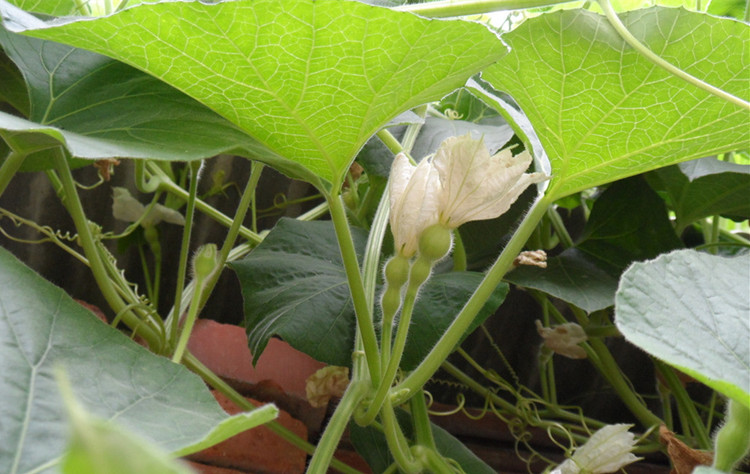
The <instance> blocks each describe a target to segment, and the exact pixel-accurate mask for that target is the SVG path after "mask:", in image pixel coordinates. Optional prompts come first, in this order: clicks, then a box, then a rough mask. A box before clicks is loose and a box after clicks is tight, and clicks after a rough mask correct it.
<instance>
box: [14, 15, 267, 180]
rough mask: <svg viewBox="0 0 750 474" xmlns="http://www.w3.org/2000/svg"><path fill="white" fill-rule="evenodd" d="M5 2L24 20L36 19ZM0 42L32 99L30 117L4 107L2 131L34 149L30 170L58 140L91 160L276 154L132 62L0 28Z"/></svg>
mask: <svg viewBox="0 0 750 474" xmlns="http://www.w3.org/2000/svg"><path fill="white" fill-rule="evenodd" d="M0 7H2V6H1V5H0ZM4 8H6V9H8V10H7V11H9V12H10V14H11V15H12V16H13V17H14V18H16V19H17V20H18V21H31V20H29V15H28V14H25V13H23V12H19V11H15V10H13V9H12V8H10V7H8V6H5V7H4ZM32 18H33V17H32ZM0 46H2V47H3V49H4V50H5V52H6V53H7V54H8V58H9V59H10V60H12V61H13V63H14V65H15V66H17V67H18V69H19V70H20V74H22V76H23V78H24V80H25V82H26V86H25V87H24V89H26V88H27V89H28V96H29V97H30V109H29V114H28V116H27V117H26V118H27V119H28V120H24V119H22V118H20V117H16V116H13V115H10V114H7V113H4V112H1V111H0V136H3V137H5V138H6V139H7V140H9V141H10V142H12V143H14V146H15V147H16V148H17V149H18V150H19V151H26V152H33V153H32V154H31V156H30V157H29V158H28V159H27V160H25V162H24V165H23V168H22V169H24V170H27V171H28V170H38V169H43V168H48V167H50V166H51V160H52V158H51V156H52V154H53V153H54V152H55V151H54V150H55V148H56V147H58V146H59V145H60V144H62V145H64V146H65V147H66V148H67V149H68V151H69V152H70V153H71V154H72V156H74V157H79V158H88V159H102V158H118V157H131V158H149V159H163V160H194V159H201V158H205V157H208V156H213V155H217V154H220V153H226V152H231V153H235V154H239V155H245V156H257V155H263V156H265V157H266V158H267V159H268V160H271V161H272V160H273V159H274V158H273V157H274V155H273V153H272V152H271V151H270V150H268V149H266V148H264V147H262V146H261V145H259V144H258V143H257V142H255V141H254V140H253V139H251V138H250V137H248V136H247V135H246V134H245V133H243V132H241V131H240V130H239V129H238V128H237V127H236V126H234V125H232V124H231V123H230V122H229V121H227V120H225V119H223V118H222V117H220V116H218V115H217V114H216V113H214V112H212V111H211V110H209V109H208V108H206V107H205V106H203V105H201V104H200V103H198V102H196V101H195V100H193V99H191V98H189V97H187V96H186V95H184V94H183V93H181V92H179V91H178V90H176V89H174V88H172V87H170V86H168V85H167V84H165V83H163V82H162V81H159V80H158V79H156V78H154V77H151V76H149V75H147V74H144V73H143V72H141V71H139V70H137V69H135V68H132V67H130V66H128V65H126V64H123V63H121V62H118V61H115V60H112V59H109V58H107V57H105V56H102V55H100V54H96V53H92V52H90V51H86V50H82V49H77V48H73V47H70V46H65V45H62V44H58V43H54V42H52V41H46V40H39V39H36V38H29V37H26V36H21V35H18V34H15V33H11V32H9V31H7V30H6V29H5V28H2V27H0ZM6 64H7V67H11V64H8V63H6ZM24 93H26V91H24ZM11 103H18V101H16V102H11ZM276 159H278V158H276Z"/></svg>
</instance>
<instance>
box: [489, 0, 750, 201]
mask: <svg viewBox="0 0 750 474" xmlns="http://www.w3.org/2000/svg"><path fill="white" fill-rule="evenodd" d="M621 19H622V21H623V23H624V24H625V25H626V26H627V27H628V29H629V30H630V31H631V32H632V33H633V35H634V36H635V37H636V38H638V39H639V40H640V41H641V42H642V43H644V44H645V45H647V46H648V47H649V48H650V49H651V50H652V51H654V52H656V53H657V54H658V55H660V56H661V57H663V58H664V59H665V60H667V61H668V62H670V63H672V64H674V65H676V66H678V67H680V68H682V69H684V70H685V71H687V72H689V73H690V74H692V75H694V76H696V77H698V78H700V79H701V80H704V81H706V82H708V83H710V84H712V85H714V86H716V87H720V88H722V89H724V90H726V91H727V92H729V93H731V94H734V95H736V96H738V97H741V98H743V99H744V100H750V75H748V74H747V71H748V69H750V54H748V51H750V26H748V25H747V24H745V23H742V22H740V21H735V20H732V19H727V18H717V17H713V16H710V15H706V14H701V13H696V12H689V11H686V10H682V9H666V8H650V9H645V10H637V11H633V12H629V13H625V14H622V15H621ZM503 39H504V40H505V41H506V42H507V43H508V45H509V46H510V47H511V53H510V54H508V55H507V56H506V57H504V58H503V59H502V60H501V61H499V62H498V63H497V64H495V65H493V66H490V67H488V68H487V69H485V70H484V71H483V72H482V78H483V79H485V80H486V81H488V82H490V83H491V84H492V85H493V87H495V88H496V89H498V90H502V91H504V92H507V93H509V94H510V95H511V96H513V98H514V99H515V100H516V102H518V104H519V105H520V106H521V108H522V109H523V111H524V112H525V113H526V115H527V116H528V118H529V120H530V121H531V123H532V124H533V126H534V128H535V130H536V132H537V134H538V135H539V139H540V140H541V142H542V144H543V146H544V149H545V151H546V153H547V155H549V158H550V160H551V162H552V172H553V178H552V182H551V183H550V189H549V195H550V196H552V197H553V198H559V197H563V196H566V195H568V194H572V193H574V192H576V191H580V190H583V189H586V188H590V187H592V186H596V185H599V184H602V183H607V182H610V181H615V180H617V179H620V178H624V177H626V176H631V175H634V174H637V173H641V172H644V171H648V170H652V169H655V168H659V167H662V166H666V165H669V164H673V163H678V162H680V161H686V160H690V159H693V158H701V157H704V156H709V155H713V154H716V153H721V152H726V151H732V150H737V149H743V148H747V147H748V146H749V145H750V127H748V126H747V110H746V109H743V108H741V107H739V106H737V105H734V104H731V103H729V102H726V101H724V100H723V99H720V98H718V97H715V96H713V95H710V94H709V93H707V92H705V91H703V90H700V89H698V88H697V87H695V86H692V85H690V84H688V83H686V82H684V81H682V80H681V79H678V78H677V77H675V76H672V75H671V74H669V73H668V72H666V71H664V70H663V69H661V68H659V67H658V66H656V65H654V64H652V63H651V62H649V61H648V60H647V59H646V58H645V57H643V56H642V55H641V54H640V53H638V52H637V51H635V50H634V49H632V48H631V47H630V46H628V45H627V44H626V43H625V41H624V40H623V39H622V38H620V36H619V35H618V34H617V33H616V32H615V31H614V29H613V28H612V27H611V25H610V24H609V22H608V21H607V20H606V19H605V18H604V17H603V16H601V15H598V14H596V13H592V12H588V11H584V10H566V11H558V12H555V13H551V14H547V15H543V16H539V17H536V18H532V19H529V20H526V21H525V22H524V23H523V24H521V25H520V26H519V27H518V28H516V29H515V30H513V31H511V32H510V33H508V34H506V35H504V36H503Z"/></svg>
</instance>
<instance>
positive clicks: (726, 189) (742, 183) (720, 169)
mask: <svg viewBox="0 0 750 474" xmlns="http://www.w3.org/2000/svg"><path fill="white" fill-rule="evenodd" d="M648 178H649V182H650V183H652V185H654V186H656V188H657V189H659V190H664V191H666V193H667V195H668V196H669V202H670V205H671V207H672V209H673V210H674V212H675V214H676V217H677V219H676V222H675V227H676V228H677V230H678V231H682V230H683V229H684V228H685V227H687V226H688V225H690V224H691V223H692V222H695V221H696V220H698V219H701V218H704V217H708V216H713V215H717V214H721V215H725V216H728V217H730V218H735V219H737V220H743V219H747V218H748V217H750V199H748V196H750V166H747V165H738V164H735V163H727V162H724V161H719V160H717V159H716V158H702V159H700V160H693V161H688V162H686V163H680V164H679V165H675V166H668V167H666V168H662V169H658V170H655V171H654V172H652V173H650V174H649V176H648Z"/></svg>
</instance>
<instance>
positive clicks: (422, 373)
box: [393, 197, 551, 404]
mask: <svg viewBox="0 0 750 474" xmlns="http://www.w3.org/2000/svg"><path fill="white" fill-rule="evenodd" d="M550 204H551V200H550V199H548V198H547V197H541V198H539V199H537V200H536V202H535V203H534V204H533V206H532V208H531V210H530V211H529V213H528V214H527V215H526V217H525V218H524V219H523V221H522V222H521V225H520V226H519V227H518V229H517V230H516V232H515V233H514V234H513V237H511V239H510V241H508V244H507V245H506V246H505V248H504V249H503V251H502V253H501V254H500V256H499V257H498V258H497V260H495V263H494V264H493V265H492V267H490V269H489V270H488V272H487V274H486V275H485V276H484V279H483V280H482V282H481V283H480V284H479V286H478V287H477V289H476V290H475V291H474V294H473V295H472V296H471V298H469V301H467V302H466V305H465V306H464V307H463V309H462V310H461V312H460V313H459V314H458V316H456V319H455V320H453V322H452V323H451V325H450V326H449V327H448V329H447V330H446V331H445V332H444V333H443V335H442V336H441V337H440V339H439V340H438V342H437V343H436V344H435V346H434V347H433V348H432V350H430V353H429V354H427V356H426V357H425V359H424V360H423V361H422V362H421V363H420V364H419V366H417V368H416V369H414V371H412V372H411V373H410V374H409V375H408V376H407V377H406V378H405V379H404V380H403V381H402V382H401V383H400V384H398V385H397V386H396V387H395V388H394V390H393V393H394V394H395V398H394V400H393V403H394V404H399V403H403V402H404V401H406V400H408V399H409V398H410V397H412V396H414V394H416V393H418V391H419V390H420V389H421V387H422V386H423V385H424V384H425V383H427V381H428V380H429V379H430V377H432V375H433V374H434V373H435V372H436V371H437V370H438V369H439V368H440V364H442V363H443V361H444V360H445V359H446V358H447V357H448V355H449V354H450V353H451V352H453V350H454V348H455V347H456V344H458V341H459V340H460V339H461V337H462V336H463V335H464V333H465V332H466V330H467V329H468V328H469V326H470V325H471V322H472V321H473V320H474V318H475V317H476V315H477V314H478V313H479V311H480V310H481V309H482V306H484V304H485V303H486V302H487V300H488V299H489V297H490V296H491V295H492V292H493V291H495V288H496V287H497V285H498V284H500V281H501V280H502V278H503V276H505V273H506V272H507V271H508V270H509V269H510V268H511V265H512V264H513V260H514V259H515V258H516V257H517V256H518V254H519V252H520V251H521V250H522V249H523V246H524V244H525V243H526V241H527V240H528V238H529V236H530V235H531V233H532V232H533V231H534V229H535V228H536V225H537V224H538V223H539V221H540V220H541V218H542V217H543V216H544V215H545V213H546V212H547V207H548V206H549V205H550Z"/></svg>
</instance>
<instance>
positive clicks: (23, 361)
mask: <svg viewBox="0 0 750 474" xmlns="http://www.w3.org/2000/svg"><path fill="white" fill-rule="evenodd" d="M0 360H2V361H3V370H2V375H1V376H0V399H2V401H3V402H2V404H0V420H2V424H0V439H2V440H3V442H2V443H0V472H7V473H19V472H38V470H41V469H42V468H46V469H51V468H54V467H55V466H57V465H58V464H59V462H60V460H61V456H62V454H63V451H64V449H65V446H66V440H67V437H68V433H69V426H68V419H67V415H66V413H65V408H64V406H63V403H62V399H61V397H60V393H59V390H58V384H57V382H56V381H55V378H54V376H53V372H54V370H55V368H56V367H62V368H63V369H64V371H65V373H66V374H67V376H68V378H69V379H70V383H71V385H72V386H73V387H74V393H75V395H76V398H77V399H78V400H79V401H80V402H81V404H82V405H83V406H84V407H85V408H86V410H88V411H89V412H90V413H92V415H95V416H97V417H100V418H104V419H112V420H116V421H117V423H118V424H119V425H120V426H122V427H123V428H125V429H127V430H129V431H132V432H134V433H136V434H138V435H140V436H142V437H145V438H146V439H148V440H150V442H152V443H155V444H156V445H158V446H160V447H161V448H162V449H165V450H167V451H170V452H172V451H179V452H181V453H182V454H185V453H189V452H194V450H196V449H201V448H202V447H205V446H206V444H207V442H212V443H216V442H218V441H221V440H223V439H226V438H227V437H229V436H232V435H234V434H236V433H238V432H240V431H244V430H246V429H248V428H251V427H253V426H256V425H258V424H260V423H264V422H266V421H268V420H269V419H270V418H273V417H275V416H276V413H277V410H276V409H275V408H274V407H271V406H269V407H264V408H261V409H259V410H258V413H257V414H256V412H255V411H253V412H250V413H248V414H243V415H239V416H237V417H231V418H229V417H228V416H227V414H226V413H225V412H224V411H223V410H222V409H221V407H220V406H219V405H218V403H216V401H215V400H214V398H213V396H211V394H210V393H209V391H208V390H207V389H206V386H205V384H204V383H203V381H202V380H201V379H200V378H199V377H198V376H196V375H195V374H192V373H191V372H189V371H188V370H187V369H185V368H184V367H183V366H181V365H178V364H173V363H171V362H170V361H169V360H167V359H165V358H163V357H159V356H156V355H154V354H152V353H151V352H149V351H148V350H146V349H145V348H143V347H141V346H140V345H138V344H136V343H135V342H133V341H131V340H130V339H128V338H127V337H126V336H125V335H123V334H122V333H120V332H119V331H117V330H115V329H113V328H111V327H109V326H107V325H106V324H103V323H102V322H101V321H100V320H99V319H98V318H97V317H96V316H94V315H93V314H92V313H91V312H90V311H88V310H86V309H84V308H83V307H82V306H81V305H79V304H78V303H76V302H74V301H73V300H72V299H71V298H70V297H69V296H68V295H66V294H65V293H64V292H63V291H62V290H61V289H60V288H57V287H55V286H54V285H52V284H51V283H49V282H47V281H46V280H44V279H43V278H42V277H40V276H39V275H37V274H36V273H34V272H33V271H32V270H31V269H29V268H28V267H26V266H25V265H24V264H22V263H21V262H19V261H18V260H17V259H16V258H15V257H13V256H12V255H11V254H10V253H9V252H7V251H6V250H4V249H2V248H0ZM255 415H257V416H255Z"/></svg>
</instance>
